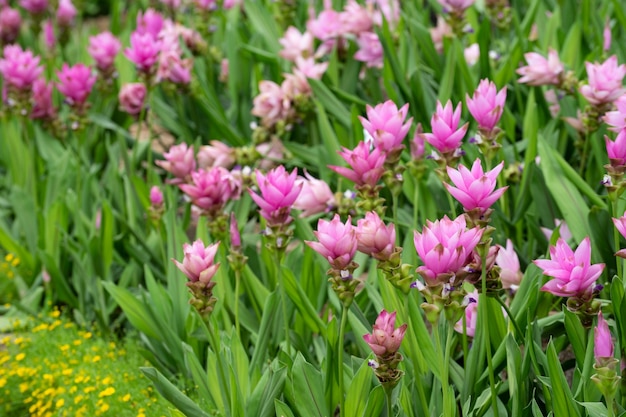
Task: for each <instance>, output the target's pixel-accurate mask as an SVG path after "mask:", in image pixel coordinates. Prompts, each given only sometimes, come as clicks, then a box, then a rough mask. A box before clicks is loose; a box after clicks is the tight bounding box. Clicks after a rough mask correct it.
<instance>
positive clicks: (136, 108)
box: [118, 83, 147, 116]
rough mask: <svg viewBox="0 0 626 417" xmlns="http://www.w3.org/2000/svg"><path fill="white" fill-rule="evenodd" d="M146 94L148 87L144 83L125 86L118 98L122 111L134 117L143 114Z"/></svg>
mask: <svg viewBox="0 0 626 417" xmlns="http://www.w3.org/2000/svg"><path fill="white" fill-rule="evenodd" d="M146 94H147V89H146V86H145V85H143V84H142V83H128V84H124V85H123V86H122V88H121V89H120V93H119V97H118V99H119V101H120V107H121V109H122V110H123V111H125V112H126V113H128V114H130V115H133V116H137V115H138V114H141V111H142V110H143V108H144V104H145V101H146Z"/></svg>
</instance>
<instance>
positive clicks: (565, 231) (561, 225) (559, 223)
mask: <svg viewBox="0 0 626 417" xmlns="http://www.w3.org/2000/svg"><path fill="white" fill-rule="evenodd" d="M554 225H555V226H556V227H555V229H554V230H551V229H548V228H547V227H541V228H540V229H541V231H542V232H543V235H544V236H545V237H546V240H548V241H550V240H551V239H552V235H553V234H554V232H555V230H558V231H559V236H560V237H562V238H563V240H565V241H566V242H568V241H569V240H570V239H571V238H572V232H571V231H570V230H569V227H568V226H567V223H565V220H561V219H554Z"/></svg>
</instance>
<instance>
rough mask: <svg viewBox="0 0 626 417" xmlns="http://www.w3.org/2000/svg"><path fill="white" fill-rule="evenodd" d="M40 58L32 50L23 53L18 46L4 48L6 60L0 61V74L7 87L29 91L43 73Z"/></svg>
mask: <svg viewBox="0 0 626 417" xmlns="http://www.w3.org/2000/svg"><path fill="white" fill-rule="evenodd" d="M39 61H40V58H39V57H38V56H35V55H33V53H32V52H31V51H30V50H25V51H22V48H21V47H20V46H18V45H7V46H5V47H4V58H3V59H0V73H1V74H2V78H3V79H4V82H5V85H8V86H11V87H13V88H15V89H17V90H21V91H28V90H30V89H31V88H32V86H33V83H34V82H35V80H37V78H39V76H40V75H41V74H42V73H43V67H42V66H40V65H39Z"/></svg>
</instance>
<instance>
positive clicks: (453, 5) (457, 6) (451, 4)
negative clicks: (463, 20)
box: [437, 0, 475, 13]
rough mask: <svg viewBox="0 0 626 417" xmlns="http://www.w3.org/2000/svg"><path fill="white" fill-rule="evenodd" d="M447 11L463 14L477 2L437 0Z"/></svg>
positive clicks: (472, 0) (468, 0)
mask: <svg viewBox="0 0 626 417" xmlns="http://www.w3.org/2000/svg"><path fill="white" fill-rule="evenodd" d="M437 1H438V2H439V4H441V6H442V7H443V9H444V10H445V11H447V12H448V13H450V12H457V13H458V12H462V11H464V10H465V9H467V8H469V7H470V6H471V5H472V4H474V1H475V0H437Z"/></svg>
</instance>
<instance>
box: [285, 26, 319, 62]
mask: <svg viewBox="0 0 626 417" xmlns="http://www.w3.org/2000/svg"><path fill="white" fill-rule="evenodd" d="M278 41H279V42H280V44H281V45H282V46H283V49H282V50H281V51H280V56H281V57H283V58H285V59H286V60H288V61H292V62H295V61H296V58H298V57H302V58H308V57H310V56H312V55H313V35H311V34H310V33H309V32H306V31H305V32H304V33H300V31H299V30H298V29H296V28H295V27H293V26H289V27H288V28H287V30H286V31H285V34H284V35H283V37H282V38H280V39H279V40H278Z"/></svg>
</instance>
